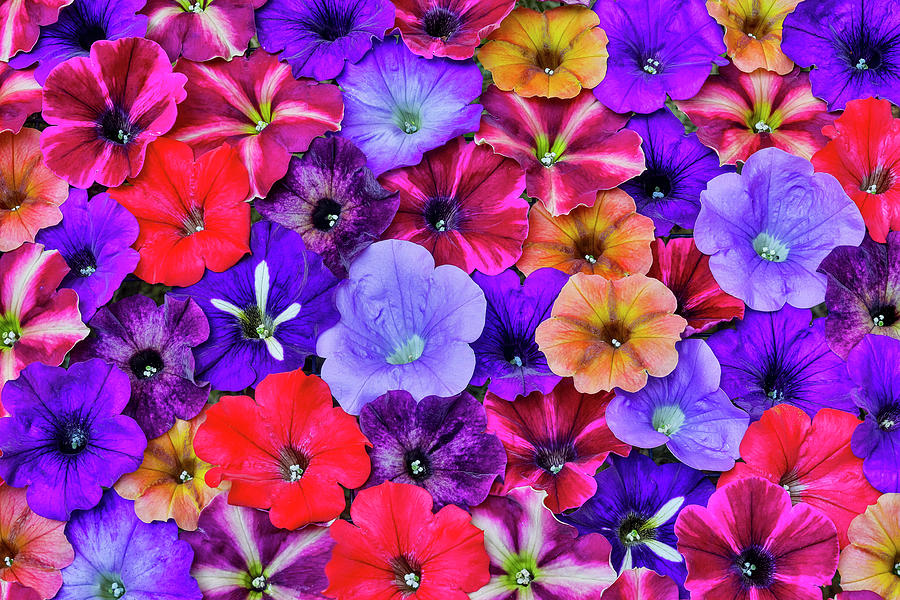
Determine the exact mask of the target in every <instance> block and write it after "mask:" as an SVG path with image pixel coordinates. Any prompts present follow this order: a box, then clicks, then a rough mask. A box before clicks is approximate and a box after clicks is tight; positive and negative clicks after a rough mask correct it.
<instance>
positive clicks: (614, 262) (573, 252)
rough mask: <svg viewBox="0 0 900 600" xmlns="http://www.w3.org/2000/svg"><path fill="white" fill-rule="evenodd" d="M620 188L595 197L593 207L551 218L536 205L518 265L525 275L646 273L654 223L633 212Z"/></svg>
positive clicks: (614, 276) (610, 276)
mask: <svg viewBox="0 0 900 600" xmlns="http://www.w3.org/2000/svg"><path fill="white" fill-rule="evenodd" d="M635 210H636V209H635V205H634V200H632V199H631V196H629V195H628V194H626V193H625V192H623V191H622V190H620V189H612V190H607V191H602V192H599V193H598V194H597V200H596V202H594V205H593V206H579V207H577V208H575V209H574V210H572V212H570V213H569V214H567V215H560V216H558V217H554V216H552V215H551V214H550V212H549V211H548V210H547V209H546V208H544V206H543V204H541V203H540V202H537V203H535V205H534V206H533V207H532V208H531V212H530V213H529V214H528V237H527V238H526V239H525V245H524V246H523V248H522V257H521V258H520V259H519V262H518V263H517V264H516V266H517V267H518V268H519V270H520V271H522V272H523V273H525V275H530V274H531V273H532V272H533V271H536V270H537V269H540V268H541V267H553V268H554V269H559V270H560V271H563V272H565V273H568V274H569V275H573V274H575V273H591V274H594V275H602V276H603V277H605V278H607V279H621V278H622V277H625V276H627V275H631V274H632V273H640V274H642V275H643V274H645V273H646V272H647V271H648V270H649V269H650V265H651V264H652V263H653V256H652V254H651V253H650V243H651V242H652V241H653V229H654V228H653V220H652V219H650V218H648V217H645V216H643V215H639V214H637V213H636V212H635Z"/></svg>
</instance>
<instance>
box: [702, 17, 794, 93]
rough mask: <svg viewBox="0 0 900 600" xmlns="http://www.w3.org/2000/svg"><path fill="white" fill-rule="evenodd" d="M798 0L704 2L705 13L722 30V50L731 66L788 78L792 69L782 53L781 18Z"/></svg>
mask: <svg viewBox="0 0 900 600" xmlns="http://www.w3.org/2000/svg"><path fill="white" fill-rule="evenodd" d="M799 3H800V0H756V1H753V2H747V1H746V0H706V10H707V11H709V14H710V15H711V16H712V17H713V18H714V19H715V20H716V21H717V22H718V23H719V25H721V26H722V27H724V28H725V47H726V52H727V53H728V56H729V57H730V58H731V60H732V62H733V63H734V66H736V67H737V68H738V69H740V70H741V71H744V72H745V73H752V72H753V71H755V70H757V69H766V70H769V71H775V72H776V73H778V74H779V75H787V74H788V73H790V71H791V69H792V68H793V67H794V63H793V61H792V60H791V59H789V58H788V57H787V56H785V55H784V52H782V51H781V35H782V27H783V25H784V18H785V17H786V16H787V15H788V14H790V13H791V12H792V11H793V10H794V9H795V8H797V4H799Z"/></svg>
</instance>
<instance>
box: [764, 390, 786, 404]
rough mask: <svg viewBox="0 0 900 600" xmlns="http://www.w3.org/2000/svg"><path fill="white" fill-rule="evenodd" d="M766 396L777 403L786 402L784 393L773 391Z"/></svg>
mask: <svg viewBox="0 0 900 600" xmlns="http://www.w3.org/2000/svg"><path fill="white" fill-rule="evenodd" d="M766 396H768V397H769V398H771V399H772V400H775V401H777V402H781V401H782V400H784V392H782V391H780V390H772V391H771V392H769V393H767V394H766Z"/></svg>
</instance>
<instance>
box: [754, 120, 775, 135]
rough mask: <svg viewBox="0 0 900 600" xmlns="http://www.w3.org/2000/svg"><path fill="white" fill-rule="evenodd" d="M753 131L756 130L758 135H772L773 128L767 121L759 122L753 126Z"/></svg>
mask: <svg viewBox="0 0 900 600" xmlns="http://www.w3.org/2000/svg"><path fill="white" fill-rule="evenodd" d="M753 129H755V130H756V133H772V126H771V125H769V124H768V123H766V122H765V121H757V122H756V123H754V124H753Z"/></svg>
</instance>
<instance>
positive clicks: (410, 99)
mask: <svg viewBox="0 0 900 600" xmlns="http://www.w3.org/2000/svg"><path fill="white" fill-rule="evenodd" d="M338 83H339V84H340V86H341V89H342V90H343V93H344V120H343V121H342V122H341V132H340V135H341V136H343V137H346V138H348V139H350V140H352V141H353V142H354V143H355V144H356V145H357V146H359V148H360V149H361V150H362V151H363V152H365V154H366V156H367V157H368V165H369V168H370V169H372V171H373V172H374V173H375V175H381V174H382V173H384V172H385V171H387V170H389V169H394V168H396V167H405V166H408V165H415V164H417V163H418V162H419V161H420V160H422V154H423V153H425V152H427V151H428V150H432V149H434V148H437V147H438V146H442V145H443V144H445V143H446V142H448V141H449V140H451V139H453V138H455V137H456V136H458V135H462V134H464V133H469V132H471V131H475V130H476V129H478V123H479V121H480V119H481V108H482V107H481V105H480V104H471V102H473V101H474V100H475V99H476V98H478V96H479V95H481V86H482V75H481V71H480V70H479V68H478V67H477V66H476V65H475V63H474V62H473V61H471V60H467V61H454V60H450V59H448V58H434V59H431V60H427V59H424V58H422V57H421V56H416V55H415V54H413V53H412V52H410V50H409V49H408V48H407V47H406V45H404V44H403V42H402V41H400V40H398V39H389V40H386V41H384V42H378V43H376V44H375V46H374V47H373V48H372V51H371V52H369V54H367V55H366V57H365V58H363V59H362V60H361V61H360V62H359V63H358V64H355V65H349V64H348V65H347V67H346V69H345V70H344V73H343V74H342V75H341V76H340V77H339V78H338Z"/></svg>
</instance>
